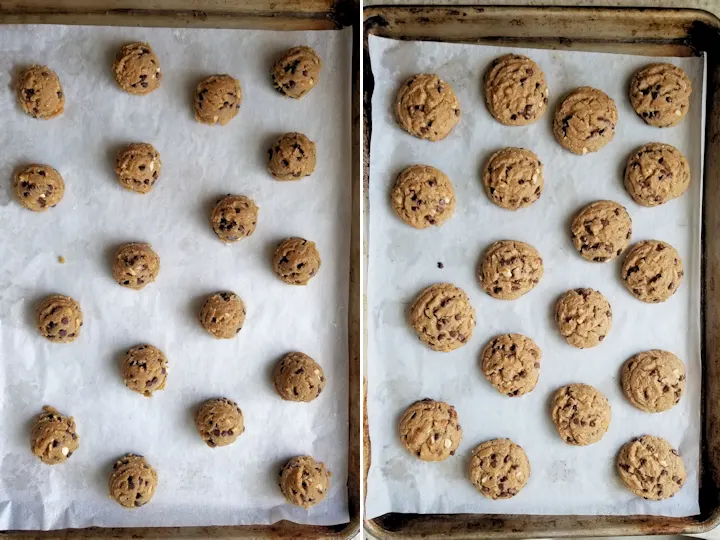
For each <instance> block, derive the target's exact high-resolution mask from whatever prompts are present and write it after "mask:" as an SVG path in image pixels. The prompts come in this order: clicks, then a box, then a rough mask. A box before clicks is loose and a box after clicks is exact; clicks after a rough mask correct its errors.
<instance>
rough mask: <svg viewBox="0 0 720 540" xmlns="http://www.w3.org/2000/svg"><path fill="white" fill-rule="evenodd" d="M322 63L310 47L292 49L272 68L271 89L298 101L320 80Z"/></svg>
mask: <svg viewBox="0 0 720 540" xmlns="http://www.w3.org/2000/svg"><path fill="white" fill-rule="evenodd" d="M321 69H322V61H321V60H320V57H319V56H318V55H317V53H316V52H315V50H314V49H312V48H311V47H293V48H292V49H290V50H288V51H287V52H286V53H285V54H284V55H283V56H282V58H280V59H279V60H278V61H277V62H275V64H274V65H273V67H272V70H271V71H270V74H271V76H272V82H273V87H274V88H275V90H277V91H278V92H280V93H281V94H284V95H286V96H287V97H291V98H294V99H300V98H301V97H303V96H304V95H305V94H307V93H308V92H309V91H310V90H312V89H313V88H314V87H315V85H316V84H317V82H318V80H319V79H320V70H321Z"/></svg>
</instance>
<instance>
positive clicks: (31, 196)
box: [13, 165, 65, 212]
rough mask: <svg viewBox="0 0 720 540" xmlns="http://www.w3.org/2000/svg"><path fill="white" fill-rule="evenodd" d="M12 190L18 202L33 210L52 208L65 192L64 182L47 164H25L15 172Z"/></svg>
mask: <svg viewBox="0 0 720 540" xmlns="http://www.w3.org/2000/svg"><path fill="white" fill-rule="evenodd" d="M13 191H14V192H15V197H17V200H18V202H19V203H20V204H22V205H23V206H24V207H25V208H27V209H28V210H32V211H33V212H44V211H45V210H47V209H48V208H54V207H55V206H57V204H58V203H59V202H60V201H61V200H62V198H63V195H64V194H65V182H64V181H63V178H62V176H60V173H59V172H57V171H56V170H55V169H53V168H52V167H50V166H49V165H26V166H24V167H22V168H20V169H18V170H17V171H16V172H15V176H14V178H13Z"/></svg>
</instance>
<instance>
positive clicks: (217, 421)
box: [195, 398, 245, 448]
mask: <svg viewBox="0 0 720 540" xmlns="http://www.w3.org/2000/svg"><path fill="white" fill-rule="evenodd" d="M195 426H196V427H197V429H198V431H199V432H200V436H201V437H202V438H203V440H204V441H205V444H207V445H208V446H209V447H210V448H215V447H217V446H227V445H228V444H232V443H234V442H235V441H236V440H237V438H238V437H239V436H240V435H242V434H243V432H244V431H245V419H244V417H243V413H242V411H241V410H240V407H238V404H237V403H235V402H234V401H233V400H232V399H228V398H217V399H209V400H207V401H206V402H205V403H203V404H202V405H201V406H200V408H199V409H198V411H197V413H196V414H195Z"/></svg>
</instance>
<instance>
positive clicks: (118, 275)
mask: <svg viewBox="0 0 720 540" xmlns="http://www.w3.org/2000/svg"><path fill="white" fill-rule="evenodd" d="M112 273H113V277H114V278H115V281H117V282H118V283H119V284H120V285H122V286H123V287H127V288H129V289H135V290H140V289H142V288H143V287H145V286H147V285H148V284H149V283H152V282H154V281H155V280H156V279H157V277H158V274H159V273H160V257H159V256H158V254H157V253H155V252H154V251H153V249H152V247H151V246H150V244H143V243H140V242H131V243H129V244H125V245H123V246H120V249H118V251H117V253H116V254H115V260H114V261H113V267H112Z"/></svg>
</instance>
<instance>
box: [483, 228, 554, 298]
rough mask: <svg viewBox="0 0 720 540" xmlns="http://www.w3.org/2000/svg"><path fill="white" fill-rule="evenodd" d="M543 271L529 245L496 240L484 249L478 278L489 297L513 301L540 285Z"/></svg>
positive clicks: (536, 253) (534, 251)
mask: <svg viewBox="0 0 720 540" xmlns="http://www.w3.org/2000/svg"><path fill="white" fill-rule="evenodd" d="M543 271H544V269H543V261H542V258H541V257H540V254H539V253H538V252H537V250H536V249H535V248H534V247H532V246H531V245H530V244H526V243H525V242H519V241H517V240H500V241H499V242H495V243H494V244H492V245H491V246H490V247H489V248H487V250H485V253H484V254H483V256H482V260H481V261H480V268H479V270H478V279H479V280H480V286H481V287H482V288H483V290H484V291H485V292H486V293H488V294H489V295H490V296H492V297H493V298H498V299H500V300H515V299H516V298H520V297H521V296H522V295H524V294H526V293H528V292H530V291H531V290H532V289H533V287H535V285H537V284H538V283H539V282H540V279H541V278H542V276H543Z"/></svg>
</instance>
